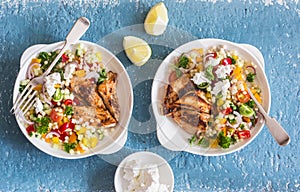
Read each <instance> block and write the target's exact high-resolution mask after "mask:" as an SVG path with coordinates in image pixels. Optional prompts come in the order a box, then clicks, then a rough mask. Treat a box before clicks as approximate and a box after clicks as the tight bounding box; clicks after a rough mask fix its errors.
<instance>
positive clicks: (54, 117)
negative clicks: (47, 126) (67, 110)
mask: <svg viewBox="0 0 300 192" xmlns="http://www.w3.org/2000/svg"><path fill="white" fill-rule="evenodd" d="M63 116H64V115H63V113H60V112H57V111H55V109H52V111H51V113H50V118H51V119H52V121H54V122H60V121H61V120H62V119H63Z"/></svg>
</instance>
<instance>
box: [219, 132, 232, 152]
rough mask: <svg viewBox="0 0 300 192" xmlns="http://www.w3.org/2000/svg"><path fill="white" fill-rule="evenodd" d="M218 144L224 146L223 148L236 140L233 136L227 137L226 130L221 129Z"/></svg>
mask: <svg viewBox="0 0 300 192" xmlns="http://www.w3.org/2000/svg"><path fill="white" fill-rule="evenodd" d="M218 141H219V142H218V144H219V145H220V146H221V147H222V148H224V149H225V148H229V146H230V145H231V144H232V143H234V142H235V141H236V140H235V139H234V138H232V137H227V136H226V135H224V132H223V131H221V132H220V133H219V135H218Z"/></svg>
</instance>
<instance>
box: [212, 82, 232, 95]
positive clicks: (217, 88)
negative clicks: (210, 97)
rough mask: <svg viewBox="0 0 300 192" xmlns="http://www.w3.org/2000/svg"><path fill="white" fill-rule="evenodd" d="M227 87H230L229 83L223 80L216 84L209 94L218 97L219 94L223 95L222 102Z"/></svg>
mask: <svg viewBox="0 0 300 192" xmlns="http://www.w3.org/2000/svg"><path fill="white" fill-rule="evenodd" d="M229 87H230V82H229V80H228V79H225V80H223V81H219V82H217V83H216V84H215V86H214V88H213V90H212V91H211V93H212V94H214V95H218V94H219V93H220V92H221V93H222V95H223V100H225V98H226V93H227V90H228V89H229Z"/></svg>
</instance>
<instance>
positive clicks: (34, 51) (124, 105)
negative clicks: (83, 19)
mask: <svg viewBox="0 0 300 192" xmlns="http://www.w3.org/2000/svg"><path fill="white" fill-rule="evenodd" d="M77 43H82V44H83V45H85V46H86V47H91V46H92V47H94V49H95V50H98V51H100V52H101V55H102V60H103V63H104V65H105V66H106V67H107V69H108V70H111V71H113V72H116V73H117V74H118V84H117V95H118V97H119V104H120V121H119V123H118V125H117V126H116V127H115V131H114V132H113V133H112V134H110V135H108V136H105V137H104V139H103V140H102V141H100V142H99V143H98V145H97V146H96V147H95V148H93V149H90V150H88V151H85V152H84V153H83V154H69V153H67V152H65V151H63V150H60V149H54V148H52V147H51V146H50V144H48V143H46V142H44V141H42V140H40V139H37V138H35V137H30V136H29V135H28V133H27V132H26V128H25V127H24V125H23V124H22V121H21V120H20V119H19V118H17V117H16V120H17V123H18V125H19V127H20V129H21V131H22V132H23V134H24V135H25V137H26V138H27V139H28V140H29V141H30V142H31V143H32V144H33V145H34V146H36V147H37V148H38V149H40V150H42V151H43V152H45V153H47V154H49V155H52V156H55V157H59V158H64V159H79V158H84V157H88V156H92V155H96V154H111V153H114V152H116V151H118V150H120V149H121V148H122V147H123V146H124V144H125V142H126V140H127V126H128V123H129V120H130V117H131V113H132V107H133V92H132V86H131V82H130V79H129V76H128V74H127V72H126V70H125V68H124V67H123V65H122V63H121V62H120V61H119V60H118V58H117V57H115V56H114V55H113V54H112V53H111V52H110V51H108V50H107V49H105V48H103V47H101V46H99V45H97V44H95V43H91V42H87V41H78V42H77ZM62 45H63V42H57V43H53V44H48V45H45V44H38V45H33V46H31V47H29V48H28V49H26V50H25V51H24V53H23V54H22V56H21V60H20V68H21V69H20V72H19V74H18V77H17V79H16V82H15V86H14V92H13V101H14V102H15V101H16V98H17V95H18V93H19V84H20V81H21V80H23V79H25V75H26V71H27V68H28V66H29V64H30V62H31V59H32V58H34V57H36V56H37V55H38V53H40V52H41V51H46V52H49V51H53V50H56V49H60V48H62ZM71 48H72V47H70V49H71Z"/></svg>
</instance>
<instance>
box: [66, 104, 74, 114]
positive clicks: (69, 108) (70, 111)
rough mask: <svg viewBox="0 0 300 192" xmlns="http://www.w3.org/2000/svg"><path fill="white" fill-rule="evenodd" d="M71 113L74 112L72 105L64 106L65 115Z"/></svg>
mask: <svg viewBox="0 0 300 192" xmlns="http://www.w3.org/2000/svg"><path fill="white" fill-rule="evenodd" d="M73 113H74V111H73V107H72V106H66V109H65V114H66V115H73Z"/></svg>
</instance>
